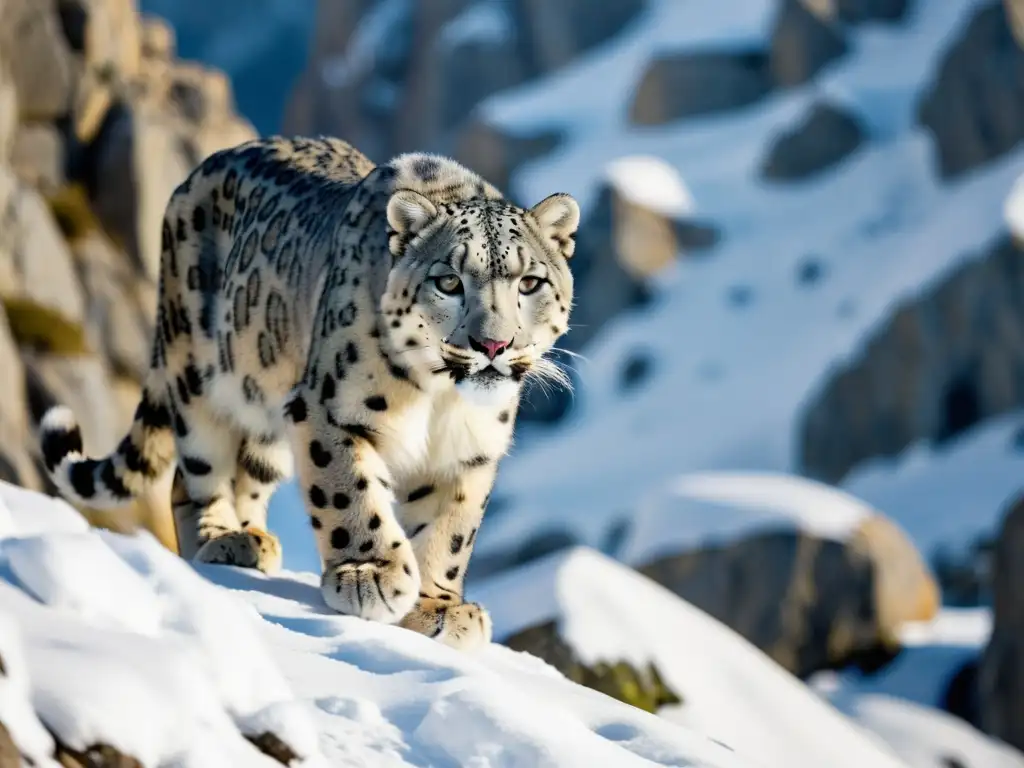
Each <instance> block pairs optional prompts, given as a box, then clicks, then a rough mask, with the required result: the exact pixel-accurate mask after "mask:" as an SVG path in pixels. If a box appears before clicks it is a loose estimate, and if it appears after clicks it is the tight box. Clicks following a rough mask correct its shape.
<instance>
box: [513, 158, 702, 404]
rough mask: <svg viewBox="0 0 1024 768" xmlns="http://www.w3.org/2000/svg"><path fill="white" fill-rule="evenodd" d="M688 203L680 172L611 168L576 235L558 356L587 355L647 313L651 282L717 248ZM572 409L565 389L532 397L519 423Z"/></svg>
mask: <svg viewBox="0 0 1024 768" xmlns="http://www.w3.org/2000/svg"><path fill="white" fill-rule="evenodd" d="M636 190H642V194H639V195H638V194H636V193H635V192H636ZM685 196H686V192H685V190H684V189H683V187H682V180H681V179H679V177H678V175H677V174H676V172H675V170H674V169H673V168H672V167H671V166H669V165H667V164H665V163H663V162H661V161H659V160H657V159H655V158H646V157H640V158H632V157H626V158H622V159H620V160H619V161H617V163H616V164H614V165H613V166H611V167H610V168H609V178H608V179H607V181H606V182H605V183H604V184H603V185H602V187H601V188H600V190H599V192H598V194H597V197H596V199H595V200H594V201H593V202H592V203H591V204H590V205H588V206H587V210H586V213H585V218H584V220H583V222H582V224H581V225H580V228H579V231H578V233H577V235H576V252H575V254H574V255H573V260H572V261H573V264H572V270H573V281H574V288H573V290H574V294H575V298H574V307H573V320H572V325H573V331H572V332H571V333H568V334H566V335H565V336H564V337H563V338H562V339H561V340H560V341H559V344H558V346H559V347H560V348H562V349H565V350H568V351H569V352H570V353H572V352H579V351H580V350H582V349H583V348H584V347H585V346H586V345H587V343H588V342H590V340H591V339H593V338H594V337H595V336H596V335H597V334H598V333H599V332H600V331H601V330H602V329H603V328H604V327H605V325H607V323H608V322H610V321H611V320H612V319H613V318H616V317H619V316H620V315H622V314H623V313H625V312H629V311H630V310H632V309H634V308H637V307H641V306H643V305H644V304H645V303H646V301H647V300H648V298H649V296H650V289H649V284H650V280H651V278H653V277H654V276H655V275H657V274H659V273H660V272H661V271H662V270H664V269H665V268H666V267H668V266H669V265H670V264H671V263H672V262H674V261H675V260H676V258H678V257H679V256H680V254H685V253H700V252H703V251H706V250H707V249H709V248H711V247H713V246H714V245H715V244H716V243H717V242H718V239H719V233H718V231H717V229H716V228H715V227H714V226H713V225H712V224H710V223H708V222H705V221H702V220H701V219H700V218H699V217H695V216H693V215H692V214H691V213H690V212H689V211H687V210H686V209H685V205H684V204H683V202H682V201H683V198H685ZM570 403H571V393H570V392H568V391H566V390H563V389H559V390H557V391H553V392H548V393H543V392H538V391H536V390H530V391H528V392H527V393H526V396H525V398H524V402H523V406H522V407H521V409H520V417H521V418H522V419H524V420H527V421H530V420H535V421H549V422H550V421H556V420H557V419H559V418H561V416H563V415H564V414H565V413H566V412H567V409H568V407H569V405H570Z"/></svg>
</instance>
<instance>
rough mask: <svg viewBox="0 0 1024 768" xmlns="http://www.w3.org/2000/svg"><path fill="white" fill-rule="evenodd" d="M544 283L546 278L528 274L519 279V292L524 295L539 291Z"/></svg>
mask: <svg viewBox="0 0 1024 768" xmlns="http://www.w3.org/2000/svg"><path fill="white" fill-rule="evenodd" d="M542 285H544V278H542V277H535V276H532V275H527V276H526V277H524V278H523V279H522V280H520V281H519V292H520V293H521V294H523V295H524V296H529V295H530V294H531V293H536V292H537V291H539V290H540V287H541V286H542Z"/></svg>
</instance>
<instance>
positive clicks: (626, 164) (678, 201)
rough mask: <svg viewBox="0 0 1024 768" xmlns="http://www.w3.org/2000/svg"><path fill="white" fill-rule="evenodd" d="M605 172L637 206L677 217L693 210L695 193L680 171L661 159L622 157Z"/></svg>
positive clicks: (613, 184) (619, 191)
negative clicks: (690, 190)
mask: <svg viewBox="0 0 1024 768" xmlns="http://www.w3.org/2000/svg"><path fill="white" fill-rule="evenodd" d="M605 172H606V174H607V177H608V180H609V182H611V184H612V187H613V188H614V189H615V190H616V191H617V192H618V193H619V194H620V195H622V196H623V197H624V198H625V199H626V200H629V201H630V202H632V203H634V204H636V205H639V206H643V207H644V208H647V209H649V210H652V211H655V212H658V213H662V214H664V215H665V216H670V217H675V218H681V217H683V216H686V215H687V214H692V213H693V209H694V202H693V196H692V195H691V194H690V192H689V190H688V189H686V185H685V184H684V183H683V180H682V178H681V177H680V175H679V172H678V171H676V169H675V168H673V167H672V166H671V165H669V164H668V163H666V162H664V161H663V160H661V159H660V158H657V157H651V156H644V155H641V156H637V157H622V158H619V159H618V160H614V161H612V162H611V163H609V164H608V166H607V167H606V169H605Z"/></svg>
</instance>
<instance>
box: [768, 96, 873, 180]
mask: <svg viewBox="0 0 1024 768" xmlns="http://www.w3.org/2000/svg"><path fill="white" fill-rule="evenodd" d="M865 139H866V137H865V134H864V129H863V128H862V127H861V123H860V121H859V120H858V119H857V118H856V117H854V116H853V115H851V114H849V113H848V112H846V111H844V110H843V109H841V108H840V107H838V106H836V105H833V104H827V103H818V104H815V105H814V108H813V109H812V110H811V111H810V114H808V115H807V116H806V117H805V118H804V119H803V120H802V121H801V122H800V123H799V124H798V125H796V126H795V127H794V128H793V129H792V130H790V131H787V132H786V133H783V134H781V135H780V136H778V137H776V138H775V140H774V141H773V142H772V145H771V147H769V149H768V153H767V156H766V157H765V159H764V161H763V162H762V164H761V175H762V176H763V177H764V178H766V179H770V180H772V181H799V180H802V179H806V178H809V177H812V176H814V175H816V174H819V173H821V172H822V171H825V170H827V169H828V168H831V167H832V166H834V165H836V164H837V163H839V162H841V161H842V160H843V159H844V158H846V157H849V156H850V155H851V154H853V153H854V152H855V151H856V150H857V149H858V148H859V147H860V146H861V145H862V144H863V143H864V141H865Z"/></svg>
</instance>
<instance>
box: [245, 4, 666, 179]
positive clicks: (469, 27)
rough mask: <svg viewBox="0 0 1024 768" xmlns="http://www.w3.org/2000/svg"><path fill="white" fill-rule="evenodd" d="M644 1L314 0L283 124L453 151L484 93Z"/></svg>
mask: <svg viewBox="0 0 1024 768" xmlns="http://www.w3.org/2000/svg"><path fill="white" fill-rule="evenodd" d="M645 5H646V2H645V0H611V1H610V2H602V3H599V4H595V3H593V2H590V0H566V1H564V2H557V3H552V2H549V1H548V0H510V2H505V3H491V2H485V1H484V0H450V1H447V0H446V1H445V2H431V3H410V4H407V5H404V6H403V5H399V4H392V5H391V6H389V9H390V11H393V12H385V11H386V10H387V9H383V8H382V7H381V5H380V4H374V3H368V2H359V3H334V2H326V1H325V2H321V3H320V4H319V6H318V20H317V23H316V27H317V31H316V33H315V34H314V41H313V50H312V53H311V56H310V61H309V65H308V67H307V70H306V72H305V73H304V74H303V75H302V77H301V78H300V80H299V83H298V85H297V86H296V88H295V90H294V92H293V94H292V99H291V102H290V104H289V107H288V110H287V113H286V116H285V120H284V130H285V131H286V132H288V133H300V134H315V133H331V134H335V135H340V136H343V137H345V139H346V140H348V141H351V142H353V143H355V144H357V145H358V146H359V147H360V149H362V150H363V151H364V152H365V153H366V154H367V155H368V156H370V157H371V158H373V159H374V160H376V161H379V162H380V161H383V160H386V159H388V158H389V157H390V156H392V155H393V154H395V153H397V152H402V151H407V150H412V149H417V150H433V151H443V152H450V153H454V151H455V150H454V147H456V146H457V145H461V144H462V143H463V142H464V141H466V139H463V138H462V137H461V134H462V133H463V132H464V131H466V130H468V131H469V133H470V140H475V139H474V138H473V137H474V136H476V131H477V130H479V129H474V128H467V127H466V126H467V124H468V123H469V122H471V121H472V120H473V117H472V116H473V110H474V108H475V107H476V106H477V105H478V104H480V103H481V102H482V101H484V100H485V99H486V98H487V97H489V96H490V95H492V94H494V93H497V92H498V91H501V90H505V89H508V88H511V87H513V86H517V85H520V84H522V83H525V82H528V81H530V80H532V79H535V78H537V77H539V76H542V75H545V74H547V73H549V72H552V71H554V70H555V69H557V68H559V67H562V66H564V65H566V64H568V63H569V62H570V61H573V60H574V59H576V58H577V57H578V56H579V55H580V54H581V53H583V52H585V51H587V50H590V49H592V48H594V47H596V46H598V45H601V44H602V43H604V42H606V41H607V40H609V39H610V38H611V37H612V36H614V35H615V34H617V33H619V32H620V31H621V30H622V28H623V27H624V26H626V25H628V24H629V23H630V22H631V21H632V20H633V19H634V18H636V17H637V16H638V14H639V13H640V12H641V11H642V10H643V8H644V7H645ZM369 62H372V66H369V65H368V63H369ZM240 87H242V86H241V85H240ZM484 140H485V141H487V137H484ZM476 156H477V157H479V155H476ZM504 175H506V174H503V173H498V174H496V175H495V177H494V178H495V179H499V180H500V178H501V177H502V176H504Z"/></svg>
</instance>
